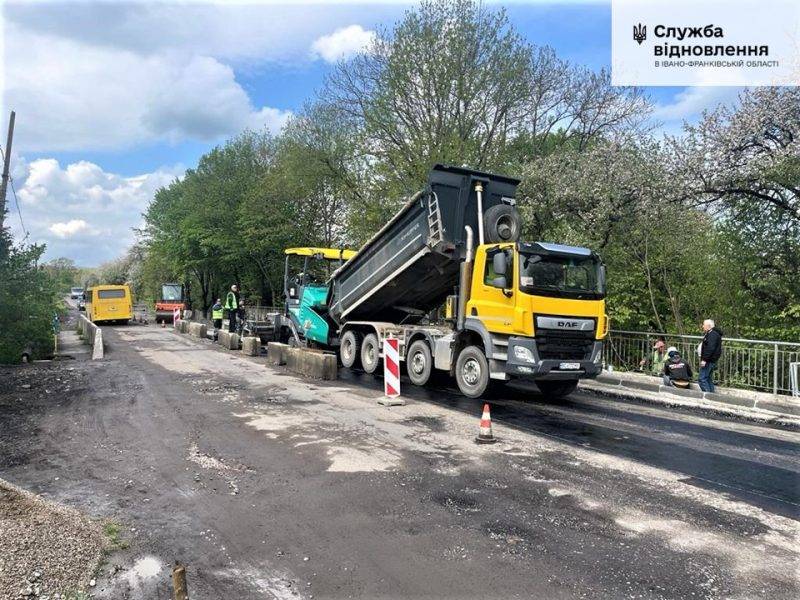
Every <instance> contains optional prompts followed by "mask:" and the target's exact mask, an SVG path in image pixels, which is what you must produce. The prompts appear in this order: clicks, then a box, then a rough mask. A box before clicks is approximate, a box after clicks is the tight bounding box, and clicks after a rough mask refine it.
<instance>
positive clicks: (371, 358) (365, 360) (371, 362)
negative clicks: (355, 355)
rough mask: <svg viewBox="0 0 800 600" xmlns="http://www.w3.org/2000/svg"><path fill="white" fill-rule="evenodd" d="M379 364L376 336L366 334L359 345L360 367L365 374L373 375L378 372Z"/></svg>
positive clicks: (379, 356)
mask: <svg viewBox="0 0 800 600" xmlns="http://www.w3.org/2000/svg"><path fill="white" fill-rule="evenodd" d="M380 362H381V354H380V345H379V344H378V336H377V335H375V334H374V333H368V334H367V335H365V336H364V341H363V342H362V343H361V367H362V368H363V369H364V371H366V372H367V373H374V372H375V371H377V370H378V365H379V364H380Z"/></svg>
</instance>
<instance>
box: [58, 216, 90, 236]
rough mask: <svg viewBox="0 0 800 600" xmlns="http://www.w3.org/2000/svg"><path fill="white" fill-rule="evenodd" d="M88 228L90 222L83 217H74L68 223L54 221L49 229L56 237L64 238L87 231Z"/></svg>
mask: <svg viewBox="0 0 800 600" xmlns="http://www.w3.org/2000/svg"><path fill="white" fill-rule="evenodd" d="M88 228H89V224H88V223H87V222H86V221H84V220H83V219H72V220H70V221H67V222H66V223H53V224H52V225H50V227H49V228H48V229H49V230H50V232H51V233H52V234H53V235H55V236H56V237H60V238H61V239H64V238H68V237H72V236H74V235H76V234H78V233H81V232H82V231H86V230H87V229H88Z"/></svg>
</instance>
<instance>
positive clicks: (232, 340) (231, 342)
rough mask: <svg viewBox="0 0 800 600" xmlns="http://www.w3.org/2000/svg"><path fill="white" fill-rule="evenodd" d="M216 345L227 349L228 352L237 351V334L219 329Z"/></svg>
mask: <svg viewBox="0 0 800 600" xmlns="http://www.w3.org/2000/svg"><path fill="white" fill-rule="evenodd" d="M217 343H219V345H220V346H222V347H223V348H227V349H228V350H238V349H239V334H238V333H231V332H230V331H225V330H224V329H220V331H219V337H218V338H217Z"/></svg>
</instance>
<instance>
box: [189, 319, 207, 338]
mask: <svg viewBox="0 0 800 600" xmlns="http://www.w3.org/2000/svg"><path fill="white" fill-rule="evenodd" d="M206 331H207V326H206V324H205V323H189V334H190V335H192V336H194V337H198V338H200V339H206Z"/></svg>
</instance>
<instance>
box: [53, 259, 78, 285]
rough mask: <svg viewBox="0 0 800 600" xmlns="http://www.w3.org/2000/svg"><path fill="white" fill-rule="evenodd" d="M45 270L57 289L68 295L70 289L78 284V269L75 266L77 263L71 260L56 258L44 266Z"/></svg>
mask: <svg viewBox="0 0 800 600" xmlns="http://www.w3.org/2000/svg"><path fill="white" fill-rule="evenodd" d="M44 269H46V270H47V272H48V273H49V275H50V278H51V279H52V280H53V283H54V285H55V286H56V289H57V290H58V291H59V292H60V293H62V294H66V293H68V292H69V288H70V287H72V286H74V285H76V284H77V283H78V275H79V271H78V268H77V267H76V266H75V261H73V260H72V259H69V258H63V257H62V258H54V259H53V260H51V261H48V262H47V263H45V264H44Z"/></svg>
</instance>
